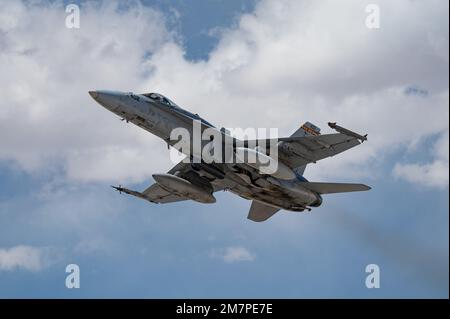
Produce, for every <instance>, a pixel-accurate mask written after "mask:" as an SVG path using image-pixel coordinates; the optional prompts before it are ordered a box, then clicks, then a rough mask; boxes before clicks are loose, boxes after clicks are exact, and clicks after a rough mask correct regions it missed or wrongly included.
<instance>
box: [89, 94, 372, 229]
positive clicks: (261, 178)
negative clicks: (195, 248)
mask: <svg viewBox="0 0 450 319" xmlns="http://www.w3.org/2000/svg"><path fill="white" fill-rule="evenodd" d="M89 94H90V95H91V97H92V98H93V99H94V100H95V101H97V102H98V103H99V104H100V105H102V106H103V107H105V108H106V109H108V110H109V111H111V112H113V113H115V114H117V115H118V116H119V117H121V118H122V119H124V120H126V121H127V122H131V123H133V124H135V125H137V126H139V127H141V128H143V129H144V130H146V131H148V132H150V133H152V134H154V135H156V136H158V137H160V138H161V139H163V140H164V141H165V142H166V143H167V145H168V146H175V145H176V144H177V142H179V141H178V140H173V139H171V132H172V131H173V130H174V129H176V128H182V129H185V131H186V132H188V133H189V136H190V137H189V140H188V141H185V142H187V145H190V146H189V147H188V148H187V151H186V150H183V149H181V150H180V151H181V152H182V153H184V154H185V155H186V159H187V160H183V161H180V162H179V163H178V164H176V165H175V166H174V167H173V168H172V169H171V170H170V171H169V172H167V174H154V175H153V178H154V180H155V182H156V183H154V184H153V185H151V186H150V187H148V188H147V189H145V190H144V191H142V192H139V191H135V190H130V189H127V188H124V187H121V186H113V187H114V188H115V189H117V190H118V191H119V192H124V193H126V194H130V195H133V196H136V197H139V198H142V199H145V200H147V201H150V202H152V203H172V202H178V201H183V200H194V201H197V202H201V203H214V202H215V201H216V199H215V197H214V196H213V193H214V192H217V191H221V190H227V191H230V192H232V193H234V194H236V195H239V196H241V197H243V198H245V199H248V200H251V201H252V204H251V207H250V211H249V213H248V219H250V220H252V221H256V222H261V221H265V220H267V219H268V218H270V217H271V216H272V215H274V214H275V213H276V212H278V211H279V210H280V209H284V210H288V211H295V212H302V211H305V210H307V211H310V210H311V207H318V206H320V205H321V204H322V195H323V194H331V193H343V192H354V191H366V190H369V189H370V187H369V186H366V185H364V184H348V183H318V182H309V181H308V180H307V179H306V178H304V177H303V173H304V171H305V168H306V165H307V164H309V163H316V162H317V161H319V160H321V159H324V158H327V157H330V156H334V155H336V154H339V153H341V152H343V151H346V150H348V149H350V148H352V147H354V146H357V145H359V144H361V143H362V142H364V141H366V140H367V135H360V134H357V133H355V132H352V131H350V130H348V129H346V128H343V127H341V126H338V125H337V124H336V123H328V125H329V126H330V127H331V128H332V129H334V130H336V131H337V133H333V134H323V135H322V134H320V129H319V128H318V127H317V126H315V125H314V124H312V123H309V122H306V123H305V124H303V125H302V126H301V127H300V128H299V129H298V130H297V131H295V132H294V133H293V134H292V135H291V136H289V137H282V138H277V139H260V140H251V139H244V140H241V139H238V138H236V137H234V136H231V135H230V134H229V131H227V130H226V129H224V128H221V129H216V128H215V127H214V126H213V125H212V124H210V123H209V122H207V121H206V120H204V119H203V118H201V117H200V116H199V115H198V114H193V113H191V112H188V111H186V110H184V109H182V108H181V107H179V106H178V105H176V104H175V103H174V102H172V101H171V100H169V99H168V98H166V97H165V96H163V95H161V94H158V93H146V94H134V93H122V92H116V91H90V92H89ZM195 123H197V124H198V128H199V130H200V131H201V132H202V133H203V132H204V131H205V130H209V131H212V132H214V133H216V134H214V139H216V136H218V137H222V141H221V142H220V143H221V144H219V145H221V146H222V147H224V148H226V146H229V148H230V149H231V154H232V155H233V156H236V158H238V159H240V160H239V161H238V160H233V161H227V160H222V161H221V160H215V161H205V160H203V158H202V157H199V156H197V155H196V154H199V153H198V151H197V152H196V151H195V150H193V146H192V145H194V144H195V143H196V142H195V141H194V139H195V128H194V127H195ZM274 140H275V143H274ZM210 142H211V140H203V139H202V140H201V147H205V146H206V144H208V143H210ZM269 144H270V145H271V147H272V146H273V145H275V148H274V150H275V152H273V149H269ZM185 145H186V143H185ZM215 145H217V144H215ZM256 145H257V146H256ZM261 145H262V146H261ZM177 149H178V150H179V148H177ZM206 153H208V152H206ZM225 153H226V151H225ZM272 153H274V154H276V155H277V156H276V157H275V156H273V154H272ZM201 154H204V153H201ZM250 155H255V158H256V159H255V160H254V161H250V160H249V158H250ZM221 158H223V155H222V157H221ZM233 158H234V157H233ZM267 165H269V166H270V165H272V167H275V168H276V169H275V170H268V169H267Z"/></svg>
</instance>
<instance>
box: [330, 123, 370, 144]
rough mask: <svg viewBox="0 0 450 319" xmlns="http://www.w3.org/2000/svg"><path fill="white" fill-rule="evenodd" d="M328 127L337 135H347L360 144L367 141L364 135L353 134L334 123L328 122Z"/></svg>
mask: <svg viewBox="0 0 450 319" xmlns="http://www.w3.org/2000/svg"><path fill="white" fill-rule="evenodd" d="M328 126H329V127H330V128H332V129H334V130H336V131H337V132H339V133H342V134H345V135H348V136H353V137H355V138H357V139H358V140H360V141H361V142H364V141H367V134H365V135H361V134H358V133H355V132H353V131H350V130H349V129H346V128H345V127H342V126H339V125H337V124H336V122H328Z"/></svg>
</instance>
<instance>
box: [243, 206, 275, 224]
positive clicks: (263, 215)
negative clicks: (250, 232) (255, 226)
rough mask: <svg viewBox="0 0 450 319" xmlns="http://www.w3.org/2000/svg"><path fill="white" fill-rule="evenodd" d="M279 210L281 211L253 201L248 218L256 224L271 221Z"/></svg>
mask: <svg viewBox="0 0 450 319" xmlns="http://www.w3.org/2000/svg"><path fill="white" fill-rule="evenodd" d="M279 210H280V209H279V208H275V207H272V206H269V205H265V204H263V203H260V202H257V201H253V202H252V206H251V207H250V212H249V213H248V216H247V218H248V219H250V220H253V221H254V222H263V221H265V220H267V219H269V218H270V217H271V216H272V215H273V214H275V213H276V212H278V211H279Z"/></svg>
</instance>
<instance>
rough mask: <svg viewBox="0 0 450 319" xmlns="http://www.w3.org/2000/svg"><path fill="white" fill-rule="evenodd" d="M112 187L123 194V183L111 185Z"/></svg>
mask: <svg viewBox="0 0 450 319" xmlns="http://www.w3.org/2000/svg"><path fill="white" fill-rule="evenodd" d="M111 187H112V188H114V189H115V190H116V191H118V192H119V193H120V194H122V192H123V187H122V186H121V185H119V186H114V185H111Z"/></svg>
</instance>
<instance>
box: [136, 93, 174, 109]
mask: <svg viewBox="0 0 450 319" xmlns="http://www.w3.org/2000/svg"><path fill="white" fill-rule="evenodd" d="M142 95H143V96H145V97H148V98H150V99H152V100H155V101H157V102H159V103H162V104H165V105H168V106H176V107H178V105H176V104H175V103H174V102H172V101H171V100H169V99H168V98H166V97H165V96H164V95H162V94H158V93H145V94H142Z"/></svg>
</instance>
